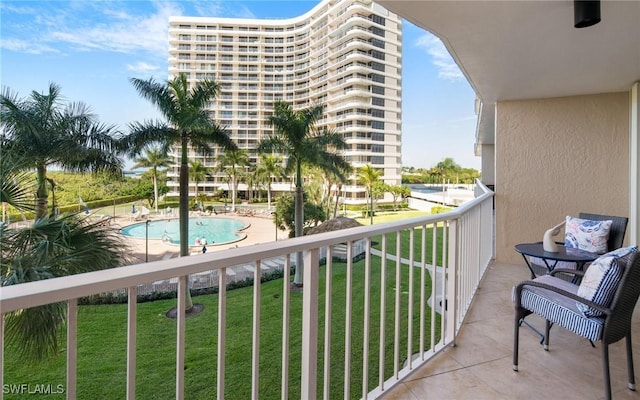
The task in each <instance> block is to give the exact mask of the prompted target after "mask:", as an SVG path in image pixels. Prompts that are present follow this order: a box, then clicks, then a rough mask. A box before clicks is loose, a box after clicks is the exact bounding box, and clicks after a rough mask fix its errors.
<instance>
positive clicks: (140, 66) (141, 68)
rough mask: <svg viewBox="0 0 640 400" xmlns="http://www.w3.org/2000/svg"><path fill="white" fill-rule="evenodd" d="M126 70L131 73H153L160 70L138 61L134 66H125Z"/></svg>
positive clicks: (155, 66)
mask: <svg viewBox="0 0 640 400" xmlns="http://www.w3.org/2000/svg"><path fill="white" fill-rule="evenodd" d="M127 70H129V71H133V72H144V73H147V72H155V71H158V70H160V67H158V66H157V65H151V64H147V63H146V62H143V61H138V62H137V63H135V64H127Z"/></svg>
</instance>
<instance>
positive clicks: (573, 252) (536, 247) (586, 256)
mask: <svg viewBox="0 0 640 400" xmlns="http://www.w3.org/2000/svg"><path fill="white" fill-rule="evenodd" d="M515 248H516V251H517V252H518V253H520V254H524V255H527V256H531V257H540V258H544V259H547V260H556V261H574V262H581V263H582V262H589V261H593V260H595V259H596V258H598V257H600V254H597V253H590V252H588V251H584V250H580V249H572V248H566V247H564V245H561V244H559V245H558V252H557V253H552V252H550V251H544V248H543V247H542V243H541V242H539V243H521V244H517V245H516V246H515Z"/></svg>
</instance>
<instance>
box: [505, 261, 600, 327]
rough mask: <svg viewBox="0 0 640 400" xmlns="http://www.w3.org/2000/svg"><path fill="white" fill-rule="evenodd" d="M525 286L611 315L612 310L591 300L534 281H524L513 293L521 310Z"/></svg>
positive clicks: (517, 306)
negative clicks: (547, 291)
mask: <svg viewBox="0 0 640 400" xmlns="http://www.w3.org/2000/svg"><path fill="white" fill-rule="evenodd" d="M569 271H573V270H569ZM526 286H531V287H539V288H542V289H546V290H549V291H551V292H554V293H557V294H559V295H561V296H564V297H568V298H570V299H572V300H575V301H577V302H579V303H582V304H584V305H586V306H588V307H591V308H593V309H595V310H598V311H600V312H601V313H603V314H605V315H607V316H608V315H611V312H612V310H611V309H610V308H606V307H603V306H601V305H600V304H596V303H594V302H593V301H591V300H587V299H585V298H584V297H580V296H578V295H576V294H573V293H571V292H567V291H566V290H562V289H560V288H558V287H556V286H553V285H549V284H546V283H542V282H536V281H524V282H521V283H519V284H518V286H516V288H515V292H514V297H515V298H514V300H515V303H516V308H522V304H521V303H520V300H521V297H522V289H524V288H525V287H526Z"/></svg>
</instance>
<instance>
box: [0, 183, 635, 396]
mask: <svg viewBox="0 0 640 400" xmlns="http://www.w3.org/2000/svg"><path fill="white" fill-rule="evenodd" d="M476 195H477V197H476V198H475V199H474V200H472V201H469V202H468V203H465V204H464V205H463V206H461V207H459V208H458V209H456V210H455V211H453V212H449V213H446V214H438V215H432V216H428V217H423V218H417V219H411V220H404V221H397V222H393V223H387V224H379V225H373V226H364V227H358V228H349V229H344V230H340V231H334V232H327V233H320V234H316V235H309V236H305V237H303V238H296V239H289V240H281V241H278V242H275V243H274V242H271V243H263V244H257V245H252V246H248V247H241V248H230V249H224V250H219V251H211V252H209V253H207V254H205V255H200V256H193V257H182V258H178V259H172V260H164V261H157V262H150V263H146V264H139V265H131V266H125V267H121V268H117V269H113V270H107V271H98V272H92V273H87V274H80V275H74V276H69V277H64V278H56V279H49V280H46V281H39V282H32V283H28V284H23V285H18V286H7V287H3V288H2V290H3V293H2V308H1V309H0V310H1V311H2V313H3V315H4V314H5V313H9V312H12V311H15V310H20V309H24V308H29V307H35V306H38V305H44V304H51V303H56V302H64V303H66V304H67V307H68V318H67V321H66V322H67V328H68V331H67V332H68V333H67V335H66V338H67V339H66V357H67V362H66V376H67V381H66V383H65V386H64V387H65V393H66V395H67V398H76V397H78V398H82V393H84V390H85V388H84V387H83V385H86V382H87V381H86V378H81V379H79V378H78V377H79V376H80V377H86V376H87V375H91V374H96V373H99V372H98V370H97V368H98V367H99V366H97V365H95V364H93V363H89V364H87V363H83V362H81V360H80V359H81V357H82V342H83V340H84V339H86V338H84V337H83V334H84V332H82V330H78V320H77V315H78V308H79V306H78V299H80V298H83V297H85V296H90V295H95V294H98V293H103V292H112V291H124V292H126V293H127V294H128V298H129V303H128V306H126V308H127V313H126V320H127V323H126V327H125V326H124V325H123V327H122V329H123V332H122V337H123V338H124V337H125V336H126V341H127V348H128V349H136V348H137V346H136V343H137V342H141V341H138V340H137V339H138V330H139V326H138V325H139V323H138V318H137V309H138V305H137V303H136V296H137V294H138V293H142V292H143V291H144V290H146V289H147V288H148V286H149V282H164V281H171V282H173V284H174V285H175V287H176V288H177V291H178V310H182V311H180V312H178V315H177V323H176V330H177V331H176V337H175V339H171V340H174V341H175V342H174V343H173V346H172V347H173V348H175V349H176V350H175V351H176V357H175V364H174V367H175V375H172V376H171V377H169V379H170V380H171V382H170V384H169V385H168V387H169V386H170V387H171V388H172V389H174V388H175V398H177V399H182V398H190V397H191V398H192V397H193V396H192V395H190V393H192V392H191V390H192V388H191V387H190V385H191V381H190V380H189V375H190V374H192V373H193V370H192V369H186V368H185V352H186V350H185V348H186V347H187V346H189V344H188V340H189V339H190V338H192V337H193V332H192V333H191V335H186V336H185V332H186V325H187V322H186V317H185V314H184V310H183V308H182V306H183V304H184V301H185V296H186V290H187V287H188V285H189V286H191V287H195V286H196V285H197V283H198V282H199V281H200V277H202V276H204V275H206V276H207V277H209V278H211V279H210V281H211V282H213V284H214V285H217V287H218V288H220V289H219V292H218V294H217V295H216V296H218V301H217V303H218V310H217V312H214V311H213V310H211V311H207V310H205V312H212V313H214V314H215V315H216V318H215V319H212V326H211V329H214V330H216V331H217V332H218V333H217V346H212V348H209V349H207V348H203V349H202V350H201V351H203V352H210V353H211V354H210V356H211V360H212V363H211V365H212V366H213V365H214V364H215V365H216V367H214V369H216V368H217V369H216V370H217V373H216V374H215V376H216V379H215V380H213V381H212V382H210V383H209V385H210V391H209V392H208V393H211V396H212V397H215V395H217V396H218V398H225V390H227V389H228V387H229V385H230V383H229V382H226V381H225V376H226V375H225V371H226V368H228V367H229V364H228V362H229V361H226V360H230V359H232V357H234V356H235V354H234V353H233V352H234V349H233V346H232V345H230V344H231V343H233V341H234V338H233V337H229V336H226V332H227V330H229V329H230V327H229V326H227V319H226V311H227V308H226V307H227V305H226V304H227V302H226V299H227V297H228V296H230V295H229V293H228V291H227V290H226V287H227V284H228V283H230V281H231V280H232V279H233V278H232V277H233V276H235V273H233V270H234V268H237V267H239V266H240V267H241V268H244V269H245V270H246V271H251V272H250V273H251V277H252V278H253V282H260V280H261V277H262V275H263V274H264V272H265V271H266V270H268V269H269V268H273V266H274V265H275V264H279V265H280V267H281V268H282V270H283V274H284V277H283V279H281V280H280V284H281V285H282V292H281V293H282V296H281V298H279V300H278V301H277V302H276V303H277V306H276V307H275V308H270V309H265V304H266V303H265V299H263V298H262V296H261V289H260V287H261V286H262V285H260V284H258V285H253V299H252V300H251V301H252V302H253V307H250V308H247V310H246V319H247V321H251V322H250V323H249V325H250V326H251V327H252V328H251V329H250V331H247V333H246V334H247V335H250V336H251V337H252V343H253V345H252V349H247V351H248V352H250V353H251V354H252V356H251V360H252V361H251V362H250V363H249V364H248V365H250V367H249V366H248V367H247V368H248V369H247V371H245V374H244V376H246V377H252V378H251V383H250V385H249V386H251V392H250V393H247V396H246V398H248V397H251V398H267V397H264V396H262V395H261V393H260V387H261V379H264V378H262V376H261V374H262V375H266V371H264V370H262V369H261V368H264V367H261V362H264V359H263V358H264V355H262V354H267V353H268V352H269V351H270V350H271V349H274V348H277V349H280V351H279V354H280V355H281V356H282V361H281V362H279V363H278V365H279V367H280V370H281V371H282V372H281V374H280V376H281V381H280V382H271V383H270V385H272V386H273V385H275V386H276V387H279V394H278V395H277V396H276V397H278V398H280V397H287V396H291V397H292V398H304V399H315V398H323V397H324V398H338V397H339V398H344V397H348V398H371V399H372V398H386V399H412V400H413V399H425V398H449V399H466V398H518V397H519V398H526V397H530V396H532V395H533V394H536V395H537V396H538V397H540V398H561V397H562V398H571V397H575V396H576V395H577V396H578V397H579V398H585V399H590V398H593V399H596V398H599V397H600V393H602V391H601V387H602V378H601V374H600V362H599V355H600V351H599V349H594V348H592V347H591V345H590V344H589V342H588V341H586V340H580V339H577V338H576V337H575V336H573V335H570V334H565V332H563V331H562V330H561V329H558V328H554V329H553V331H552V341H551V346H552V347H551V351H549V352H545V351H544V350H543V349H542V346H540V344H539V338H538V337H537V336H536V335H535V334H534V333H533V332H530V331H529V330H528V329H525V328H523V329H521V340H520V341H521V351H520V372H514V371H512V369H511V351H512V342H513V336H512V335H513V306H512V303H511V295H510V291H511V287H512V286H513V285H514V284H516V283H518V282H519V281H521V280H524V279H527V278H528V272H527V269H526V268H525V266H524V265H523V264H520V265H512V264H504V263H499V264H497V263H493V262H492V261H491V260H492V256H493V252H492V251H493V250H492V249H493V245H494V244H493V237H494V231H493V227H494V222H493V201H492V200H493V199H492V197H493V194H492V193H491V192H489V191H488V190H487V189H486V188H485V187H483V186H480V185H479V186H478V187H477V188H476ZM297 254H300V255H301V256H300V257H297V256H296V255H297ZM340 254H342V256H339V255H340ZM345 255H346V257H345ZM383 255H386V256H383ZM338 256H339V257H338ZM336 257H337V258H336ZM296 264H300V265H302V266H303V271H304V274H303V283H304V285H303V290H302V294H300V295H299V296H298V295H293V292H291V291H290V284H289V280H290V278H291V275H290V274H291V272H290V271H291V269H292V268H291V267H292V266H293V265H296ZM339 274H343V275H342V276H343V277H344V278H346V281H343V280H339V281H338V280H335V279H336V277H337V276H338V275H339ZM342 285H346V286H345V288H344V290H346V292H344V293H346V296H347V298H346V299H345V298H338V297H336V296H334V295H333V293H334V290H335V291H337V289H338V287H339V286H342ZM196 299H197V298H196ZM294 304H295V305H296V307H292V305H294ZM443 305H444V308H443ZM80 307H82V306H80ZM122 307H125V306H122ZM299 308H300V311H299V312H300V314H297V313H298V311H293V310H298V309H299ZM338 309H340V312H338ZM380 310H386V312H380ZM261 314H262V315H269V317H273V316H276V317H277V318H278V319H279V320H281V322H282V334H281V337H279V338H277V340H270V339H268V338H265V337H264V336H262V337H261V336H260V328H261V325H262V324H263V323H264V321H263V318H264V317H261ZM332 314H334V315H344V316H346V317H345V318H346V319H342V320H341V321H338V320H336V319H335V318H332ZM195 318H199V317H195ZM297 318H300V321H301V327H299V329H296V328H295V327H294V325H295V324H292V323H291V322H290V321H292V320H294V319H297ZM2 321H3V320H2V319H0V332H2V328H3V327H2V325H1V323H2ZM363 321H367V322H366V323H364V324H363ZM529 322H532V323H534V324H538V325H539V324H541V323H542V322H541V321H536V320H535V319H533V318H531V321H529ZM636 325H638V323H636ZM0 339H2V342H0V345H2V346H4V345H5V344H4V340H5V337H4V336H0ZM638 339H640V338H638ZM635 341H636V343H640V341H639V340H637V339H636V340H635ZM337 342H340V343H341V347H342V346H344V352H343V354H340V355H339V357H338V358H339V361H338V360H336V359H335V358H336V355H335V354H333V353H332V352H331V351H327V349H332V348H334V347H335V346H336V343H337ZM294 343H296V344H294ZM454 345H455V346H454ZM216 347H217V348H216ZM138 351H140V350H139V348H138ZM611 356H612V363H611V365H612V381H613V388H614V396H615V395H617V394H618V393H619V394H623V392H624V393H626V388H625V382H626V380H625V376H624V375H625V364H624V362H623V361H622V359H623V358H624V355H623V350H622V347H621V346H619V345H615V346H613V348H612V352H611ZM225 357H227V358H226V359H225ZM279 357H280V356H279ZM293 359H299V360H301V362H300V370H299V371H297V372H292V371H289V369H288V367H289V364H290V363H291V360H293ZM261 360H262V361H261ZM4 362H5V361H4V360H3V358H2V357H0V368H1V369H2V375H1V376H2V377H3V379H4V381H0V384H3V383H4V384H14V383H15V382H12V381H9V380H8V379H10V376H11V371H8V370H6V369H5V364H4ZM336 362H338V364H339V365H341V367H342V368H343V370H344V371H350V373H349V372H348V373H346V374H344V373H342V374H335V373H333V374H332V373H331V371H332V369H334V368H336V367H335V363H336ZM83 369H90V370H93V369H95V371H86V370H83ZM378 371H384V373H378ZM146 373H150V372H149V371H147V372H146ZM146 373H145V371H144V369H143V368H140V367H138V368H136V351H135V350H128V351H127V352H126V363H123V365H122V372H121V374H119V375H118V376H119V379H120V380H119V381H117V382H112V383H111V384H112V385H114V386H119V387H120V390H121V391H122V393H123V394H124V392H125V390H126V398H129V399H134V398H136V397H138V398H140V397H141V396H144V397H152V396H154V395H158V394H159V393H137V394H136V388H137V386H136V382H141V381H144V380H145V374H146ZM292 374H293V375H292ZM345 377H346V379H345ZM34 379H36V378H34ZM36 380H37V379H36ZM262 384H264V382H263V383H262ZM158 390H162V391H163V394H164V393H166V391H167V388H158ZM3 395H6V396H7V398H11V397H10V395H8V394H6V393H4V394H3V393H0V398H3ZM123 397H124V396H123ZM168 397H173V396H168Z"/></svg>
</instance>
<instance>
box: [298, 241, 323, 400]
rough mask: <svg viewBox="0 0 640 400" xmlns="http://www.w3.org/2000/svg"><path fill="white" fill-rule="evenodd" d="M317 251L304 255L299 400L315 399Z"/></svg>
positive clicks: (307, 252) (316, 363) (310, 251)
mask: <svg viewBox="0 0 640 400" xmlns="http://www.w3.org/2000/svg"><path fill="white" fill-rule="evenodd" d="M318 253H319V250H318V249H312V250H309V251H306V252H305V253H304V274H303V282H304V284H303V295H302V385H301V386H302V393H301V398H303V399H306V400H315V399H316V387H317V380H318V378H317V369H318V368H317V365H318V290H319V285H318V278H319V275H320V274H319V267H320V265H319V254H318Z"/></svg>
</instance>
